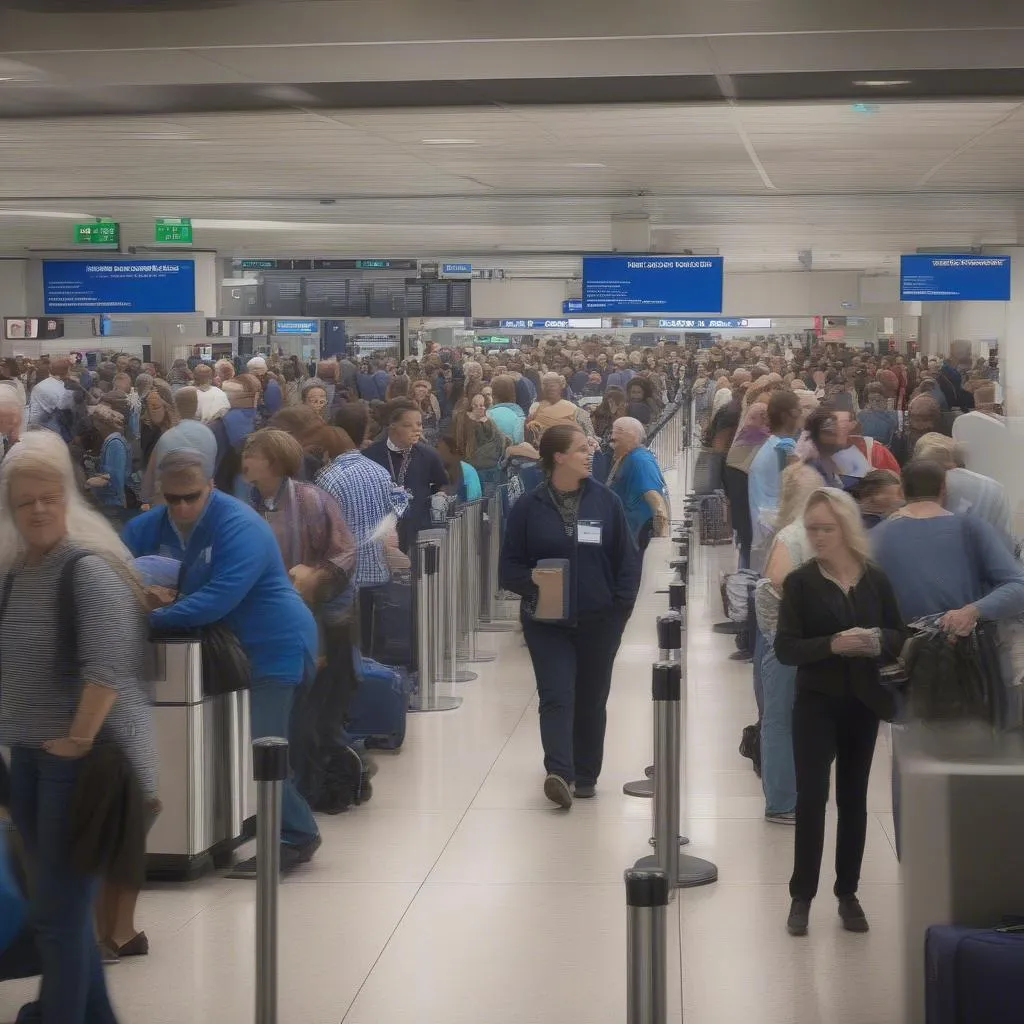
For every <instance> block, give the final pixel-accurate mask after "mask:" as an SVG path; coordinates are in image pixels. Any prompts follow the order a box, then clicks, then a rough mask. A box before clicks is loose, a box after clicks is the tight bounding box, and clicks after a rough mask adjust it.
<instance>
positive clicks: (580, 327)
mask: <svg viewBox="0 0 1024 1024" xmlns="http://www.w3.org/2000/svg"><path fill="white" fill-rule="evenodd" d="M602 326H604V325H603V323H602V321H601V318H600V317H581V318H576V317H567V318H566V317H563V318H561V319H553V320H499V321H498V330H499V331H570V330H577V331H599V330H600V329H601V328H602Z"/></svg>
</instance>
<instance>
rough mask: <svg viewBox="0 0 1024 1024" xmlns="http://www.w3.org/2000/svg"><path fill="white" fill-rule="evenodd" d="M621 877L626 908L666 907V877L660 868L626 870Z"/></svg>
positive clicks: (667, 888) (667, 886)
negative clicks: (623, 882)
mask: <svg viewBox="0 0 1024 1024" xmlns="http://www.w3.org/2000/svg"><path fill="white" fill-rule="evenodd" d="M623 877H624V879H625V882H626V904H627V906H630V907H667V906H668V891H669V884H668V875H666V874H665V872H664V871H662V870H661V869H660V868H627V869H626V871H625V873H624V875H623Z"/></svg>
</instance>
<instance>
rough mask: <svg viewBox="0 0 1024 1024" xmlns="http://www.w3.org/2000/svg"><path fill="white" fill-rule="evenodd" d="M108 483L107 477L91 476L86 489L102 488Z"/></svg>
mask: <svg viewBox="0 0 1024 1024" xmlns="http://www.w3.org/2000/svg"><path fill="white" fill-rule="evenodd" d="M106 482H107V478H106V477H105V476H91V477H89V479H88V480H86V481H85V486H86V487H102V486H103V485H104V484H105V483H106Z"/></svg>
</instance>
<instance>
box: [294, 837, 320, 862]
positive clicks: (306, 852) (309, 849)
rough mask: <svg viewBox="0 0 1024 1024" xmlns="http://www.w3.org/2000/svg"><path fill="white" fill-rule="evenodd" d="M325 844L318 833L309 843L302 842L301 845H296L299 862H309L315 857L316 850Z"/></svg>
mask: <svg viewBox="0 0 1024 1024" xmlns="http://www.w3.org/2000/svg"><path fill="white" fill-rule="evenodd" d="M323 845H324V841H323V840H322V839H321V838H320V836H319V834H317V835H315V836H313V838H312V839H310V840H309V842H308V843H302V844H301V845H300V846H296V847H294V849H295V851H296V852H297V853H298V855H299V861H298V862H299V863H300V864H308V863H309V862H310V861H311V860H312V859H313V856H314V855H315V854H316V851H317V850H319V849H320V847H321V846H323Z"/></svg>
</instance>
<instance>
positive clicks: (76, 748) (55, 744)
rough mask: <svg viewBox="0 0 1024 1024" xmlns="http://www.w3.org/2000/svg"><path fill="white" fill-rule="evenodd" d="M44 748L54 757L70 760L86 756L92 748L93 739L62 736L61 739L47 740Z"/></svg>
mask: <svg viewBox="0 0 1024 1024" xmlns="http://www.w3.org/2000/svg"><path fill="white" fill-rule="evenodd" d="M43 750H45V751H46V752H47V753H48V754H53V756H54V757H64V758H67V759H68V760H69V761H73V760H76V759H77V758H79V757H85V755H86V754H88V753H89V751H90V750H92V740H87V739H82V738H79V737H76V736H62V737H61V738H60V739H59V740H45V741H44V742H43Z"/></svg>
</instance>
